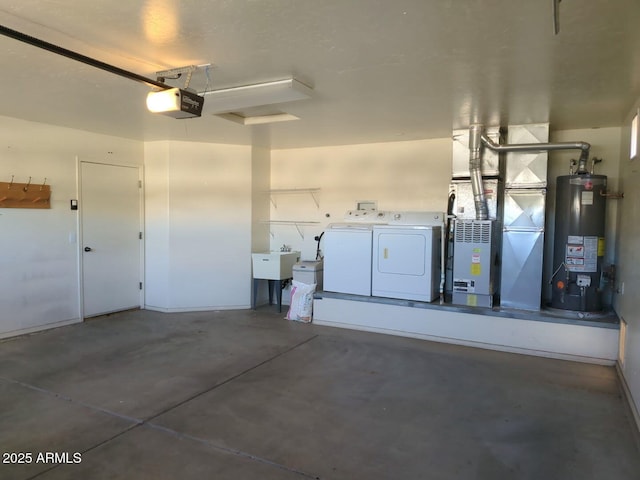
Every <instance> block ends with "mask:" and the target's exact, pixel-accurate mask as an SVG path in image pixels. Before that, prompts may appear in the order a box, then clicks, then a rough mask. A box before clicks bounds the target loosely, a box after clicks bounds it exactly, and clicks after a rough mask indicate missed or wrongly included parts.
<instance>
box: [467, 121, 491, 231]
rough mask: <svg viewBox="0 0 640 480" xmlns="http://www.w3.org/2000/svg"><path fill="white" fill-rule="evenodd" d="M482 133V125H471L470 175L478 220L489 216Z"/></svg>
mask: <svg viewBox="0 0 640 480" xmlns="http://www.w3.org/2000/svg"><path fill="white" fill-rule="evenodd" d="M482 135H484V134H483V131H482V125H471V126H470V127H469V177H470V179H471V190H472V192H473V202H474V204H475V207H476V220H487V219H488V218H489V211H488V209H487V199H486V198H485V196H484V187H483V185H482V159H481V157H480V147H481V146H482V142H481V139H482ZM491 143H493V141H492V142H491Z"/></svg>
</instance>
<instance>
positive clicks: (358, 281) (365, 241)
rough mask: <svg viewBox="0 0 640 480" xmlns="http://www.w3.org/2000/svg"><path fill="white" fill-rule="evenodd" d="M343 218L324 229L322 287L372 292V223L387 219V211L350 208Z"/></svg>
mask: <svg viewBox="0 0 640 480" xmlns="http://www.w3.org/2000/svg"><path fill="white" fill-rule="evenodd" d="M344 218H345V220H346V222H345V223H332V224H330V225H329V226H328V227H327V229H326V230H325V231H324V238H323V242H324V245H323V253H324V279H323V282H324V285H323V290H325V291H327V292H337V293H351V294H354V295H367V296H371V255H372V245H373V225H374V224H380V223H386V222H387V219H388V212H378V211H375V210H350V211H348V212H347V213H346V214H345V216H344Z"/></svg>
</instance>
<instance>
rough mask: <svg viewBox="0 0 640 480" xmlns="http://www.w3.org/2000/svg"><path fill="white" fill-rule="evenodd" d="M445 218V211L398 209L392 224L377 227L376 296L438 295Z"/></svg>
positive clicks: (424, 299) (409, 297)
mask: <svg viewBox="0 0 640 480" xmlns="http://www.w3.org/2000/svg"><path fill="white" fill-rule="evenodd" d="M443 220H444V213H441V212H395V213H393V214H392V216H391V218H390V220H389V224H387V225H375V226H374V227H373V262H372V274H371V282H372V289H371V294H372V295H373V296H376V297H387V298H399V299H403V300H417V301H422V302H431V301H433V300H435V299H436V298H438V296H439V293H440V281H441V245H442V244H441V232H442V226H443Z"/></svg>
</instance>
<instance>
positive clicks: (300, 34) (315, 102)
mask: <svg viewBox="0 0 640 480" xmlns="http://www.w3.org/2000/svg"><path fill="white" fill-rule="evenodd" d="M552 4H553V1H552V0H545V1H531V0H510V1H504V0H393V1H391V0H322V1H318V0H206V1H204V0H202V1H196V0H192V1H179V0H146V1H142V0H132V1H126V2H124V1H123V2H117V1H113V0H85V1H82V2H78V1H77V0H19V1H18V0H13V1H9V0H0V19H1V20H0V21H1V23H2V25H4V26H6V27H9V28H12V29H15V30H18V31H21V32H23V33H26V34H28V35H32V36H34V37H37V38H40V39H42V40H45V41H47V42H51V43H54V44H57V45H59V46H61V47H64V48H67V49H70V50H73V51H76V52H79V53H81V54H84V55H87V56H90V57H92V58H95V59H97V60H101V61H103V62H107V63H110V64H112V65H115V66H118V67H121V68H124V69H127V70H130V71H132V72H135V73H137V74H141V75H145V76H148V77H151V78H154V79H155V72H157V71H160V70H166V69H170V68H174V67H181V66H184V65H191V64H195V65H199V64H205V63H211V64H213V67H212V68H211V70H210V74H211V82H210V88H214V89H220V88H226V87H232V86H237V85H246V84H252V83H260V82H267V81H273V80H279V79H283V78H288V77H295V78H296V79H298V80H300V81H301V82H303V83H305V84H307V85H308V86H310V87H312V88H313V90H314V95H313V98H312V99H310V100H303V101H297V102H292V103H287V104H282V105H279V106H278V107H277V108H278V110H279V111H281V112H286V113H290V114H293V115H296V116H298V117H300V120H298V121H292V122H283V123H277V124H270V125H263V126H243V125H239V124H236V123H233V122H229V121H227V120H224V119H221V118H219V117H216V116H213V115H211V114H210V113H205V114H204V115H203V117H201V118H197V119H188V120H175V119H172V118H168V117H164V116H160V115H157V114H151V113H149V112H148V111H147V110H146V107H145V97H146V94H147V92H148V91H149V90H150V89H149V87H147V86H145V85H143V84H139V83H136V82H133V81H130V80H128V79H125V78H121V77H117V76H115V75H112V74H110V73H107V72H104V71H101V70H98V69H95V68H93V67H90V66H87V65H84V64H81V63H78V62H75V61H73V60H70V59H67V58H64V57H60V56H57V55H54V54H52V53H49V52H46V51H44V50H40V49H37V48H35V47H33V46H30V45H26V44H23V43H20V42H18V41H16V40H14V39H11V38H7V37H0V44H1V45H2V48H1V50H0V61H1V65H2V66H3V75H2V79H1V80H0V81H1V85H2V92H3V96H4V98H3V100H2V103H1V104H0V105H1V106H0V114H1V115H5V116H10V117H18V118H23V119H27V120H33V121H38V122H44V123H51V124H56V125H61V126H68V127H73V128H78V129H83V130H88V131H93V132H100V133H105V134H110V135H116V136H121V137H127V138H133V139H139V140H158V139H176V140H190V141H205V142H217V143H237V144H250V143H251V142H252V141H253V140H254V139H256V138H260V139H262V140H263V141H266V142H269V144H270V145H271V146H272V147H273V148H295V147H304V146H320V145H339V144H353V143H370V142H386V141H397V140H414V139H424V138H440V137H446V136H448V135H450V134H451V130H452V129H455V128H461V127H466V126H468V125H469V124H470V123H474V122H481V123H485V124H502V125H507V124H519V123H537V122H550V123H551V126H552V128H553V129H554V130H560V129H573V128H591V127H606V126H618V125H620V124H621V122H622V121H623V119H624V117H625V115H626V113H627V112H628V110H629V109H630V108H631V107H632V105H633V104H634V102H635V101H636V99H637V98H638V97H639V96H640V55H639V54H638V52H640V2H638V1H637V0H611V1H607V2H604V1H598V2H593V1H590V2H585V1H578V0H563V1H562V2H561V3H560V33H559V34H558V35H554V32H553V23H552ZM175 84H176V86H181V85H180V83H179V82H178V83H175ZM205 84H206V78H205V76H204V74H203V72H202V71H199V72H197V73H196V74H195V75H194V77H193V79H192V82H191V86H192V87H195V88H196V89H197V90H200V89H204V87H205ZM205 111H206V102H205Z"/></svg>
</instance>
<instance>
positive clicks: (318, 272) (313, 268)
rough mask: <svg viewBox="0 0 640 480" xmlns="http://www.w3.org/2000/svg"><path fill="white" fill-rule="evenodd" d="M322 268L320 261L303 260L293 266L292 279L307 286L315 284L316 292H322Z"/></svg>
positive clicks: (322, 264)
mask: <svg viewBox="0 0 640 480" xmlns="http://www.w3.org/2000/svg"><path fill="white" fill-rule="evenodd" d="M323 268H324V263H323V262H322V260H303V261H302V262H298V263H296V264H295V265H294V266H293V279H294V280H296V281H298V282H301V283H306V284H307V285H313V284H315V285H316V290H322V270H323Z"/></svg>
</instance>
